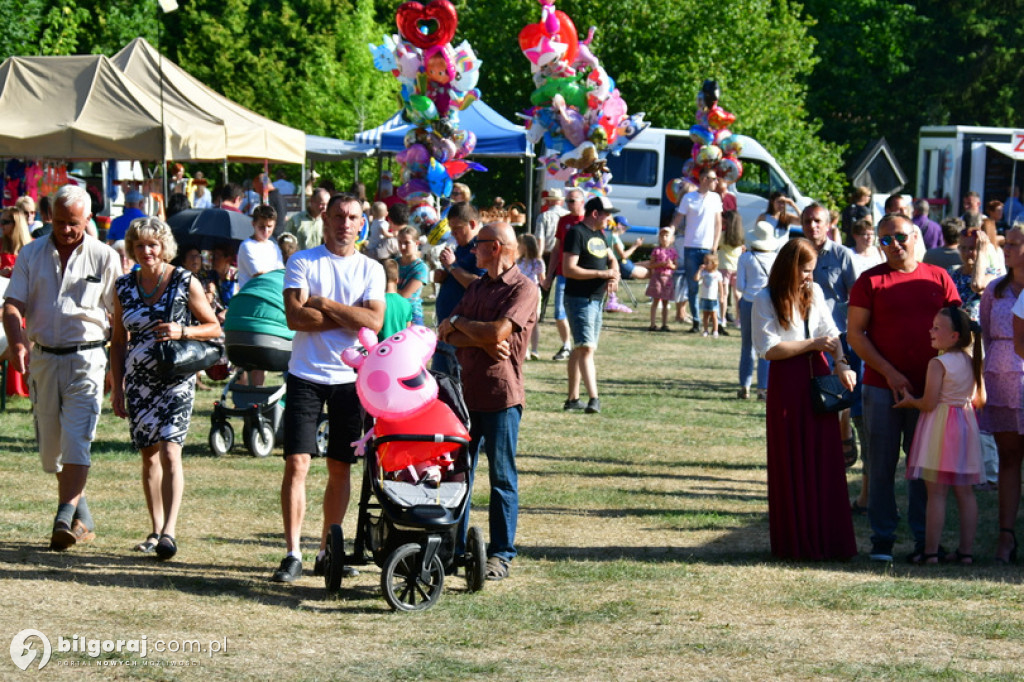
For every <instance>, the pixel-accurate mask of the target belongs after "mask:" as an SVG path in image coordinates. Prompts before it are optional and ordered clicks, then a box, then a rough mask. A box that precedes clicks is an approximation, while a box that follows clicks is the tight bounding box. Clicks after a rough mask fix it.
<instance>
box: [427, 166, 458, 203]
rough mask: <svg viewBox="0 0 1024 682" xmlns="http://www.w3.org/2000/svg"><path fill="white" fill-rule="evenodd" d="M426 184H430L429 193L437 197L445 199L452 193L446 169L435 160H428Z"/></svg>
mask: <svg viewBox="0 0 1024 682" xmlns="http://www.w3.org/2000/svg"><path fill="white" fill-rule="evenodd" d="M427 182H429V183H430V191H431V192H433V193H434V194H436V195H437V196H439V197H446V196H448V195H449V194H451V193H452V179H451V177H450V176H449V175H448V169H447V168H445V167H444V164H442V163H439V162H438V160H437V159H431V160H430V170H428V171H427Z"/></svg>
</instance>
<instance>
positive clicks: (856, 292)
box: [850, 263, 960, 395]
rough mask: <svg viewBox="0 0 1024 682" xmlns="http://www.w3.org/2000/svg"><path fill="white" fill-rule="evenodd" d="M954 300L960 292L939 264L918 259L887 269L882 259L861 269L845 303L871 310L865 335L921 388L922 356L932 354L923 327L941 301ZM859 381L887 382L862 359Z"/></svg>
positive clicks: (957, 301) (926, 358)
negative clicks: (910, 266) (910, 265)
mask: <svg viewBox="0 0 1024 682" xmlns="http://www.w3.org/2000/svg"><path fill="white" fill-rule="evenodd" d="M951 303H955V304H957V305H959V304H960V295H959V294H958V293H957V292H956V286H954V285H953V280H952V279H951V278H950V276H949V274H948V273H947V272H946V271H945V270H943V269H942V268H939V267H936V266H934V265H928V264H927V263H918V264H917V268H916V269H915V270H914V271H913V272H900V271H898V270H893V269H892V268H891V267H889V265H888V264H887V263H882V264H881V265H876V266H875V267H873V268H871V269H870V270H868V271H866V272H865V273H864V274H862V275H861V276H860V277H859V278H858V279H857V282H856V283H855V284H854V285H853V289H851V290H850V307H851V308H854V307H856V308H865V309H867V310H868V311H870V313H871V319H870V320H869V321H868V327H867V330H866V331H867V336H868V338H869V339H870V340H871V343H872V344H874V346H875V348H876V349H878V352H879V353H881V354H882V357H884V358H885V359H886V360H888V361H889V362H890V363H891V364H892V366H893V367H895V368H896V369H897V370H899V372H900V373H901V374H903V376H905V377H907V380H908V381H910V383H911V384H912V385H913V391H912V392H913V394H914V395H921V394H922V393H923V392H924V382H925V375H926V374H927V372H928V361H929V360H931V359H932V358H934V357H935V356H936V355H937V352H936V351H935V349H934V348H932V344H931V339H930V337H929V335H928V330H929V329H931V328H932V320H934V319H935V314H936V313H937V312H939V310H940V309H942V308H943V307H945V306H947V305H950V304H951ZM864 383H865V384H867V385H868V386H876V387H878V388H889V382H887V381H886V380H885V377H884V376H882V375H881V374H879V373H878V372H877V371H875V370H874V369H873V368H872V367H871V366H870V365H867V364H866V363H865V367H864Z"/></svg>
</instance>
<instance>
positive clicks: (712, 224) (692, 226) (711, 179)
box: [672, 168, 722, 334]
mask: <svg viewBox="0 0 1024 682" xmlns="http://www.w3.org/2000/svg"><path fill="white" fill-rule="evenodd" d="M717 183H718V173H716V172H715V169H714V168H705V169H703V170H702V171H701V172H700V184H699V185H698V186H697V189H696V190H695V191H693V192H689V193H687V194H685V195H683V198H682V200H681V201H680V202H679V206H678V207H677V208H676V212H675V215H673V216H672V227H674V228H675V229H676V233H677V234H678V233H679V231H680V229H685V230H686V231H685V234H684V237H683V266H684V268H685V272H686V274H685V276H684V278H683V279H684V281H685V282H686V297H687V299H688V300H689V302H690V315H691V316H692V317H693V326H692V327H691V328H690V333H691V334H693V333H696V332H699V331H700V322H699V319H700V318H699V317H698V315H697V280H695V279H694V277H695V276H696V274H697V270H699V269H700V266H701V264H702V263H703V262H704V256H705V255H707V254H709V253H716V252H717V251H718V242H719V239H720V238H721V236H722V198H721V197H720V196H719V194H718V192H715V191H714V189H715V185H716V184H717Z"/></svg>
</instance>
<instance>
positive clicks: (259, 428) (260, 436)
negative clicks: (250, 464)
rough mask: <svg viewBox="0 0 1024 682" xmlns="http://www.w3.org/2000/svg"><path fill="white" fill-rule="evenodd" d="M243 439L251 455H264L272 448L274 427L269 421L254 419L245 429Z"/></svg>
mask: <svg viewBox="0 0 1024 682" xmlns="http://www.w3.org/2000/svg"><path fill="white" fill-rule="evenodd" d="M245 441H246V443H245V447H247V448H248V449H249V452H251V453H252V455H253V457H266V456H267V455H269V454H270V451H271V450H273V449H274V427H273V426H271V425H270V423H269V422H265V421H256V422H254V423H253V425H252V426H251V427H250V428H248V429H246V431H245Z"/></svg>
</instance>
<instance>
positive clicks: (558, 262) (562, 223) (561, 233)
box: [552, 213, 583, 277]
mask: <svg viewBox="0 0 1024 682" xmlns="http://www.w3.org/2000/svg"><path fill="white" fill-rule="evenodd" d="M581 220H583V216H577V215H573V214H572V213H569V214H568V215H564V216H562V217H561V218H559V219H558V227H557V228H556V229H555V248H554V249H553V251H554V252H555V273H554V275H552V277H557V276H558V275H561V274H562V242H563V241H565V233H566V232H568V231H569V228H570V227H572V226H573V225H575V224H576V223H578V222H580V221H581Z"/></svg>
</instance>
